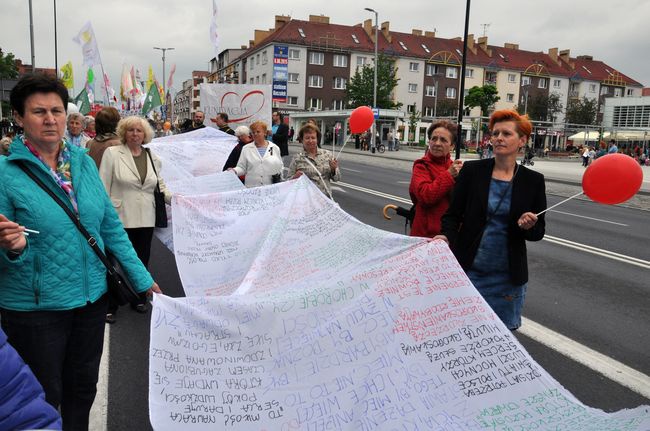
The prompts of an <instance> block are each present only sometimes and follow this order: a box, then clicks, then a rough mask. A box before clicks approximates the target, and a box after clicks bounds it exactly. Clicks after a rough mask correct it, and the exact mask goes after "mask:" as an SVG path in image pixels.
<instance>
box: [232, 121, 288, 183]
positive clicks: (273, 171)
mask: <svg viewBox="0 0 650 431" xmlns="http://www.w3.org/2000/svg"><path fill="white" fill-rule="evenodd" d="M249 127H250V130H251V133H252V134H253V142H251V143H250V144H246V145H244V147H243V148H242V150H241V155H240V156H239V161H238V162H237V166H236V167H235V168H231V169H229V170H234V171H235V172H236V173H237V176H239V177H241V176H245V177H246V179H245V180H244V184H245V185H246V187H258V186H264V185H268V184H273V183H275V182H279V181H280V174H281V173H282V168H283V164H282V156H281V155H280V147H278V146H277V145H275V144H274V143H273V142H269V141H267V140H266V133H267V131H268V126H267V125H266V123H265V122H263V121H256V122H254V123H253V124H251V125H250V126H249Z"/></svg>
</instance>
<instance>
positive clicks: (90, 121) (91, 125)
mask: <svg viewBox="0 0 650 431" xmlns="http://www.w3.org/2000/svg"><path fill="white" fill-rule="evenodd" d="M84 125H85V127H84V133H85V134H86V136H88V137H89V138H90V139H94V138H95V136H97V131H96V130H95V118H94V117H93V116H92V115H86V116H85V117H84ZM86 148H88V144H86Z"/></svg>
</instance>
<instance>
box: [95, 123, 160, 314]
mask: <svg viewBox="0 0 650 431" xmlns="http://www.w3.org/2000/svg"><path fill="white" fill-rule="evenodd" d="M117 136H118V137H119V138H120V141H121V142H122V144H121V145H116V146H113V147H109V148H107V149H106V151H105V152H104V156H103V157H102V161H101V164H100V166H99V176H100V177H101V179H102V182H103V183H104V187H106V192H107V193H108V195H109V196H110V198H111V201H112V202H113V206H114V207H115V210H116V211H117V214H118V215H119V216H120V220H122V224H123V225H124V230H126V233H127V234H128V236H129V239H130V240H131V243H132V244H133V248H134V249H135V251H136V253H137V254H138V257H139V258H140V260H141V261H142V263H143V264H144V265H145V267H146V266H147V265H148V264H149V256H150V253H151V240H152V238H153V229H154V225H155V222H156V208H155V207H156V204H155V201H154V195H153V192H154V190H155V189H156V184H160V190H161V191H162V192H163V193H164V194H165V201H166V202H167V203H170V202H171V193H170V192H169V191H168V190H167V187H165V182H164V181H163V180H162V178H160V176H158V175H157V173H158V172H160V169H161V167H162V166H161V163H160V159H159V158H158V157H157V156H156V155H155V154H154V153H152V152H150V151H148V150H146V149H145V148H143V147H142V145H144V144H146V143H149V142H151V139H152V138H153V129H152V128H151V126H150V125H149V123H148V122H147V121H146V120H144V119H143V118H140V117H135V116H132V117H127V118H124V119H122V120H120V122H119V123H118V125H117ZM152 165H153V167H155V170H154V169H152ZM131 307H133V309H135V310H136V311H138V312H140V313H146V312H147V297H146V295H140V301H139V302H138V303H136V304H131ZM116 312H117V306H116V305H115V304H109V310H108V314H107V316H106V321H107V322H108V323H113V322H115V313H116Z"/></svg>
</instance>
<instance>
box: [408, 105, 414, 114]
mask: <svg viewBox="0 0 650 431" xmlns="http://www.w3.org/2000/svg"><path fill="white" fill-rule="evenodd" d="M413 111H415V105H406V112H407V113H409V114H411V113H412V112H413Z"/></svg>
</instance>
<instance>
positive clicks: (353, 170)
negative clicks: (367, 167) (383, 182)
mask: <svg viewBox="0 0 650 431" xmlns="http://www.w3.org/2000/svg"><path fill="white" fill-rule="evenodd" d="M341 170H343V171H350V172H358V173H361V172H363V171H357V170H356V169H350V168H341Z"/></svg>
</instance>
